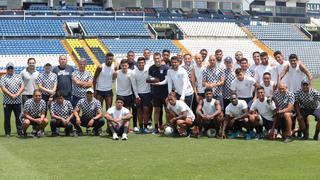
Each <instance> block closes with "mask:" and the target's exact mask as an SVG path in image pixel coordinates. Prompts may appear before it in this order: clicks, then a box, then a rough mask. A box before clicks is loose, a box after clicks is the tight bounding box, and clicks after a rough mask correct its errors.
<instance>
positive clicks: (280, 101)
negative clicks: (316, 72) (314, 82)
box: [273, 90, 295, 110]
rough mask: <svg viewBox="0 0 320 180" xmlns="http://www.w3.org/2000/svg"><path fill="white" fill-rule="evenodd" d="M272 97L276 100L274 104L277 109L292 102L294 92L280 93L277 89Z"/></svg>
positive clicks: (285, 106)
mask: <svg viewBox="0 0 320 180" xmlns="http://www.w3.org/2000/svg"><path fill="white" fill-rule="evenodd" d="M273 97H274V99H275V101H276V106H277V108H278V109H279V110H282V109H285V108H287V107H288V104H292V105H293V104H294V102H295V98H294V94H293V93H292V92H290V91H286V93H284V94H281V93H280V92H279V91H278V90H277V91H275V92H274V93H273Z"/></svg>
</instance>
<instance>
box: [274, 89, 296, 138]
mask: <svg viewBox="0 0 320 180" xmlns="http://www.w3.org/2000/svg"><path fill="white" fill-rule="evenodd" d="M272 97H273V100H274V101H275V103H276V107H277V112H276V118H277V122H276V123H277V126H280V128H282V138H283V139H284V142H285V143H289V142H291V141H292V138H291V135H292V133H291V130H292V110H293V106H294V102H295V99H294V94H293V93H292V92H290V91H288V89H287V85H286V84H284V83H280V84H279V86H278V90H277V91H275V92H274V93H273V96H272Z"/></svg>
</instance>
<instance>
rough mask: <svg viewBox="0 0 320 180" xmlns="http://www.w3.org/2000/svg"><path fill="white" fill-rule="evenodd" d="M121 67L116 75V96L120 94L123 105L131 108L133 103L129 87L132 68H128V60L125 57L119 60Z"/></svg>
mask: <svg viewBox="0 0 320 180" xmlns="http://www.w3.org/2000/svg"><path fill="white" fill-rule="evenodd" d="M120 66H121V69H120V70H118V73H117V74H118V75H117V96H121V97H123V99H124V107H126V108H128V109H131V107H132V104H133V96H132V89H131V85H132V83H131V76H132V70H131V69H128V68H129V62H128V60H126V59H122V60H121V62H120Z"/></svg>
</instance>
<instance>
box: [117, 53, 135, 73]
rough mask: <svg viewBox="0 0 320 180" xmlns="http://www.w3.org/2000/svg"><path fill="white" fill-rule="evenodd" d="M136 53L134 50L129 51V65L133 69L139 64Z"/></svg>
mask: <svg viewBox="0 0 320 180" xmlns="http://www.w3.org/2000/svg"><path fill="white" fill-rule="evenodd" d="M135 57H136V55H135V53H134V52H133V51H128V52H127V61H128V65H129V67H128V68H129V69H131V70H133V69H134V68H135V67H136V66H137V62H136V61H135ZM121 68H122V67H121V64H120V69H121Z"/></svg>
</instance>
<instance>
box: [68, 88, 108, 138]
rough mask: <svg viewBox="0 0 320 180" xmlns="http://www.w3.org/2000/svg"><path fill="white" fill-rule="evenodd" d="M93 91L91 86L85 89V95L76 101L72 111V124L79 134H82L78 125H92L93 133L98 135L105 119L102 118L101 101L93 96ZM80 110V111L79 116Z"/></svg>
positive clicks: (88, 126)
mask: <svg viewBox="0 0 320 180" xmlns="http://www.w3.org/2000/svg"><path fill="white" fill-rule="evenodd" d="M93 93H94V91H93V89H92V88H89V89H87V90H86V96H85V97H84V98H82V99H80V100H79V101H78V103H77V105H76V107H75V109H74V111H73V114H74V116H75V118H73V120H72V124H73V125H74V127H75V129H76V130H77V134H78V135H79V136H81V135H82V134H83V133H82V130H81V127H80V126H82V127H86V128H90V127H93V132H94V135H95V136H99V135H100V132H99V131H100V128H101V127H102V126H103V125H104V124H105V120H104V119H103V118H102V107H101V103H100V101H98V100H97V99H96V98H94V97H93ZM80 111H82V115H81V117H80Z"/></svg>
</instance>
